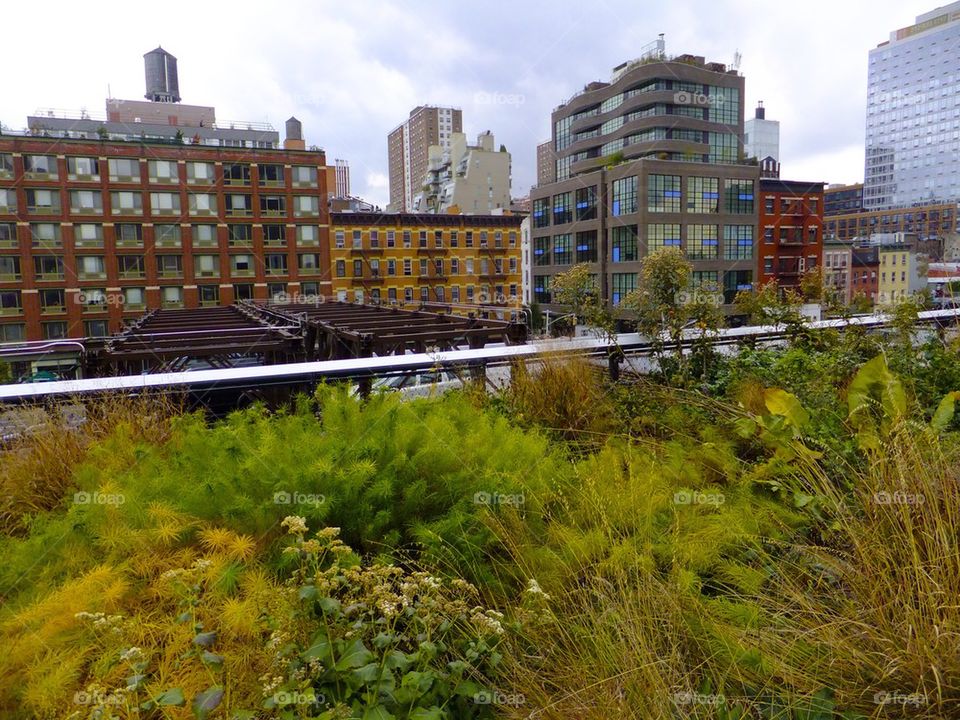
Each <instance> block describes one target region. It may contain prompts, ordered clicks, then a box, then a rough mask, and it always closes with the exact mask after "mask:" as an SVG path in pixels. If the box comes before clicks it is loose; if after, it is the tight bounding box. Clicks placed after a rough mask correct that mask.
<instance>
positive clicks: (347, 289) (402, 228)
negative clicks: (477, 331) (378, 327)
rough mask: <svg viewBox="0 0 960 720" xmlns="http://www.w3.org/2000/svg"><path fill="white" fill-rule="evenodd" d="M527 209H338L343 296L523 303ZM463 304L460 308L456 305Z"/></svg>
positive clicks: (337, 265) (333, 233)
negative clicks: (471, 211) (522, 226)
mask: <svg viewBox="0 0 960 720" xmlns="http://www.w3.org/2000/svg"><path fill="white" fill-rule="evenodd" d="M522 221H523V217H522V216H520V215H426V214H408V213H394V214H390V213H387V214H384V213H332V214H331V215H330V235H329V237H330V263H331V271H332V272H331V275H332V278H331V279H332V283H333V293H334V295H335V296H336V297H337V298H338V299H340V300H358V301H362V302H380V303H394V302H395V303H397V304H399V305H405V306H411V305H420V304H422V303H440V304H450V305H452V306H461V307H460V308H459V310H460V311H461V312H465V311H469V309H470V306H476V305H498V306H503V307H504V309H505V310H506V309H507V308H517V307H519V305H520V304H521V302H522V300H521V298H522V287H521V283H522V276H521V262H520V252H521V250H520V223H521V222H522ZM457 309H458V308H456V307H454V310H457Z"/></svg>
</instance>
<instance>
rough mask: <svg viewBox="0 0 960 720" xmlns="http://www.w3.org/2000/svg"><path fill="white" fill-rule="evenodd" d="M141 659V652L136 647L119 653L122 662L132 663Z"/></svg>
mask: <svg viewBox="0 0 960 720" xmlns="http://www.w3.org/2000/svg"><path fill="white" fill-rule="evenodd" d="M141 658H143V650H141V649H140V648H138V647H131V648H127V649H126V650H124V651H123V652H122V653H120V659H121V660H123V661H124V662H134V661H136V660H140V659H141Z"/></svg>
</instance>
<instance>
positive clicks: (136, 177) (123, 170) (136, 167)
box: [107, 158, 140, 182]
mask: <svg viewBox="0 0 960 720" xmlns="http://www.w3.org/2000/svg"><path fill="white" fill-rule="evenodd" d="M107 168H108V170H109V171H110V179H111V180H112V181H114V182H140V161H139V160H137V159H135V158H110V159H109V160H107Z"/></svg>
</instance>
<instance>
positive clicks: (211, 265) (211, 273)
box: [170, 255, 220, 277]
mask: <svg viewBox="0 0 960 720" xmlns="http://www.w3.org/2000/svg"><path fill="white" fill-rule="evenodd" d="M170 257H177V258H178V259H179V256H170ZM193 274H194V275H195V276H196V277H220V256H219V255H194V257H193Z"/></svg>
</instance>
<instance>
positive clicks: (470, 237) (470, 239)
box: [464, 230, 473, 248]
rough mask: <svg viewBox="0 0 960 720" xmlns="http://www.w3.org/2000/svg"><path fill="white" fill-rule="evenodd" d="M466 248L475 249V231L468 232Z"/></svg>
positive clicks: (465, 242) (465, 241)
mask: <svg viewBox="0 0 960 720" xmlns="http://www.w3.org/2000/svg"><path fill="white" fill-rule="evenodd" d="M464 247H468V248H472V247H473V230H467V234H466V237H465V239H464Z"/></svg>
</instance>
